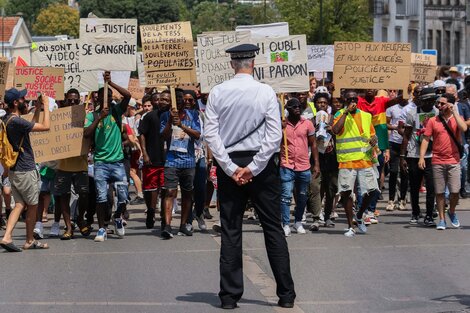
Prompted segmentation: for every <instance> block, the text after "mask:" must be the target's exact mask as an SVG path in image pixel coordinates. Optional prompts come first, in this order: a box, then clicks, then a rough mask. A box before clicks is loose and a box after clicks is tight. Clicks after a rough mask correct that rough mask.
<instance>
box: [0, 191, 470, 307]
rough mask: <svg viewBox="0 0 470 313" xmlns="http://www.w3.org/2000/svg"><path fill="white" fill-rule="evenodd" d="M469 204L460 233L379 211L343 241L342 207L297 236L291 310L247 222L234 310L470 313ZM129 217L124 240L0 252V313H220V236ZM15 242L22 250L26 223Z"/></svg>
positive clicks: (255, 229)
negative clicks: (164, 236)
mask: <svg viewBox="0 0 470 313" xmlns="http://www.w3.org/2000/svg"><path fill="white" fill-rule="evenodd" d="M469 205H470V200H463V201H462V204H461V205H460V207H459V209H458V210H459V211H458V212H459V217H460V220H461V224H462V227H461V229H447V230H445V231H437V230H435V229H430V228H424V227H422V226H411V225H409V223H408V221H409V217H410V216H409V215H410V211H401V212H400V211H394V212H392V213H389V212H385V210H383V209H382V210H381V211H382V216H381V218H380V223H379V224H378V225H372V226H370V227H369V231H368V233H367V234H366V235H357V236H356V237H355V238H346V237H344V236H343V232H344V231H343V229H344V228H345V224H344V215H343V214H342V209H338V212H339V213H340V218H339V219H338V220H337V224H336V227H335V228H333V229H331V228H330V229H325V228H321V229H320V231H319V232H318V233H310V232H308V233H307V234H305V235H297V234H295V233H294V234H293V235H292V236H291V237H289V238H288V243H289V248H290V255H291V266H292V272H293V277H294V281H295V285H296V291H297V300H296V307H295V308H294V309H292V310H287V309H281V308H278V307H277V306H276V305H275V303H276V301H277V298H276V297H275V289H274V288H275V286H274V283H273V278H272V274H271V271H270V268H269V264H268V260H267V257H266V252H265V250H264V239H263V235H262V230H261V227H260V226H259V225H258V224H257V223H256V221H251V220H247V221H246V223H245V225H244V260H245V264H244V270H245V294H244V296H243V299H242V301H240V303H239V305H240V308H238V309H237V310H236V312H239V313H242V312H296V313H297V312H321V313H330V312H331V313H341V312H414V313H420V312H423V313H425V312H426V313H428V312H470V266H469V260H470V241H469V238H470V210H468V208H469ZM381 206H382V207H383V206H385V202H381ZM130 213H131V216H130V221H129V225H128V227H127V229H126V237H125V238H124V239H117V238H115V237H113V236H110V237H108V240H107V241H106V242H104V243H95V242H94V241H93V236H90V238H87V239H85V238H82V237H81V236H80V235H79V234H78V235H76V236H75V239H73V240H71V241H60V240H59V239H46V240H45V241H46V242H48V243H49V245H50V246H51V248H50V249H49V250H44V251H24V252H22V253H16V254H13V253H1V252H0V260H1V264H2V275H1V277H2V279H1V292H0V312H1V313H3V312H25V313H27V312H35V313H36V312H51V313H52V312H61V313H62V312H84V311H86V312H101V313H106V312H113V313H120V312H168V313H170V312H191V313H199V312H201V313H203V312H204V313H205V312H220V309H219V307H218V306H219V300H218V297H217V292H218V283H219V280H218V279H219V278H218V254H219V247H220V237H218V236H216V235H215V234H214V233H213V232H212V231H210V232H207V233H201V232H199V231H196V232H195V233H194V236H193V237H179V236H175V238H174V239H172V240H169V241H164V240H161V239H160V238H159V236H158V235H159V233H158V232H157V231H154V232H151V231H149V230H147V229H146V228H145V225H144V218H145V216H144V213H143V206H132V207H130ZM213 213H215V210H213ZM214 220H216V217H215V218H214ZM174 222H175V223H177V222H179V219H178V218H176V219H175V221H174ZM157 224H158V223H157ZM50 225H51V222H49V223H47V224H46V226H45V233H46V234H47V233H48V229H49V227H50ZM195 225H196V224H195ZM208 225H209V226H211V225H212V222H208ZM1 234H3V231H1ZM14 234H15V241H16V243H17V244H22V243H23V241H24V224H23V223H21V222H20V223H19V224H18V228H17V229H16V230H15V233H14Z"/></svg>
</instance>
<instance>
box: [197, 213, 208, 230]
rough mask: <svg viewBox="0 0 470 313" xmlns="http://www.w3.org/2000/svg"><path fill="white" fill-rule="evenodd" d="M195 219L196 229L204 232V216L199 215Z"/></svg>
mask: <svg viewBox="0 0 470 313" xmlns="http://www.w3.org/2000/svg"><path fill="white" fill-rule="evenodd" d="M195 219H196V221H197V227H199V229H200V230H201V231H206V230H207V226H206V222H205V221H204V214H201V216H195Z"/></svg>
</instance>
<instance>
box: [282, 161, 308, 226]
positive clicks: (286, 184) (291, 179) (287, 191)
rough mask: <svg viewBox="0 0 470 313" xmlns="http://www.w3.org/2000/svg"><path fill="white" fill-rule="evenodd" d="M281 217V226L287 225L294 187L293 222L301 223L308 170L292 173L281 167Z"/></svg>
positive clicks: (292, 171)
mask: <svg viewBox="0 0 470 313" xmlns="http://www.w3.org/2000/svg"><path fill="white" fill-rule="evenodd" d="M280 174H281V187H282V192H281V217H282V225H289V222H290V204H291V201H292V191H293V189H294V186H295V196H296V197H295V198H296V205H295V214H294V216H295V222H300V221H302V215H303V214H304V211H305V206H306V205H307V190H308V185H309V184H310V178H311V173H310V170H309V169H308V170H306V171H294V170H291V169H288V168H285V167H281V169H280Z"/></svg>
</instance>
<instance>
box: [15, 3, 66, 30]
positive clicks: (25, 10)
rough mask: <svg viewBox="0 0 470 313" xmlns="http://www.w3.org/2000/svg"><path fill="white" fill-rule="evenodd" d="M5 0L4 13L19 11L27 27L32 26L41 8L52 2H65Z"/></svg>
mask: <svg viewBox="0 0 470 313" xmlns="http://www.w3.org/2000/svg"><path fill="white" fill-rule="evenodd" d="M6 2H7V4H6V14H7V15H15V14H17V13H20V12H21V13H22V14H23V19H24V21H25V22H26V25H27V26H28V28H29V29H31V27H32V26H33V24H34V22H35V21H36V18H37V16H38V15H39V12H40V11H41V10H42V9H45V8H47V7H48V6H49V5H50V4H53V3H63V4H67V0H27V1H25V0H8V1H6Z"/></svg>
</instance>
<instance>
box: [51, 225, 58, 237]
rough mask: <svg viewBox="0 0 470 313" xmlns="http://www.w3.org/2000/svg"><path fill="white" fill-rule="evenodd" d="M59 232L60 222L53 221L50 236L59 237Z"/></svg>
mask: <svg viewBox="0 0 470 313" xmlns="http://www.w3.org/2000/svg"><path fill="white" fill-rule="evenodd" d="M59 233H60V224H59V223H57V222H54V223H52V226H51V231H50V233H49V237H59Z"/></svg>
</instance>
